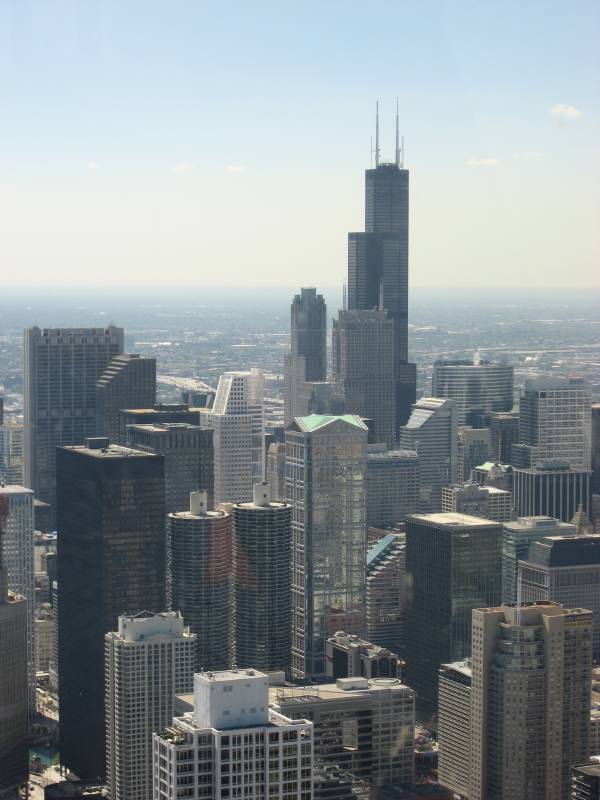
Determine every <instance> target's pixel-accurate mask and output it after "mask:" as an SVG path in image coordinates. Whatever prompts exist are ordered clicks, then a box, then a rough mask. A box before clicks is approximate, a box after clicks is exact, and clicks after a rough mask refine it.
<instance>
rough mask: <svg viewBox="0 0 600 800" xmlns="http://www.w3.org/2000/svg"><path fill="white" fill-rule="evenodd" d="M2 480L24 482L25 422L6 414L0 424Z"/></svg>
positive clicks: (0, 471)
mask: <svg viewBox="0 0 600 800" xmlns="http://www.w3.org/2000/svg"><path fill="white" fill-rule="evenodd" d="M0 481H3V482H4V483H6V484H10V485H11V486H21V485H22V484H23V422H22V420H19V418H17V417H14V418H11V417H9V416H8V415H7V414H6V413H5V414H4V422H3V423H2V424H1V425H0Z"/></svg>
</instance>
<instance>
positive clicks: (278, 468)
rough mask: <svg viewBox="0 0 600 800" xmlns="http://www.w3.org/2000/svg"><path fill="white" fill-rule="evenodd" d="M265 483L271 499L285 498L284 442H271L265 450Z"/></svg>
mask: <svg viewBox="0 0 600 800" xmlns="http://www.w3.org/2000/svg"><path fill="white" fill-rule="evenodd" d="M266 477H267V483H269V484H270V485H271V491H272V492H273V500H285V442H272V443H271V444H270V445H269V450H268V452H267V476H266Z"/></svg>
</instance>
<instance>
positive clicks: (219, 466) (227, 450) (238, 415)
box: [205, 369, 265, 504]
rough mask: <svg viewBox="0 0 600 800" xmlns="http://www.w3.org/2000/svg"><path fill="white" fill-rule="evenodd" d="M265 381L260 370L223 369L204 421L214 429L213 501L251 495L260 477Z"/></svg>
mask: <svg viewBox="0 0 600 800" xmlns="http://www.w3.org/2000/svg"><path fill="white" fill-rule="evenodd" d="M263 399H264V380H263V376H262V374H261V372H260V371H259V370H257V369H253V370H251V371H250V372H225V373H224V374H223V375H221V377H220V379H219V385H218V387H217V394H216V396H215V402H214V405H213V407H212V409H211V410H210V411H209V412H207V413H206V415H205V417H206V423H207V424H208V425H209V426H210V427H211V428H212V429H213V430H214V438H213V446H214V452H215V503H216V504H218V503H239V502H242V501H248V500H250V499H251V498H252V488H253V486H254V484H255V483H258V482H259V481H261V480H262V479H263V469H264V466H263V465H264V463H265V457H264V430H263V428H264V412H263Z"/></svg>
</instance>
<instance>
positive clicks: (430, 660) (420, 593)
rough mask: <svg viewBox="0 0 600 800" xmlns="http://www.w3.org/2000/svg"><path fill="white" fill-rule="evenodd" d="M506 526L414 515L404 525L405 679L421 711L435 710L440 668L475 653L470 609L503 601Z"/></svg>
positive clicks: (470, 519) (465, 518)
mask: <svg viewBox="0 0 600 800" xmlns="http://www.w3.org/2000/svg"><path fill="white" fill-rule="evenodd" d="M501 532H502V526H501V525H500V524H499V523H497V522H490V521H489V520H483V519H479V518H478V517H471V516H467V515H464V514H451V513H446V514H415V515H413V516H412V517H409V518H408V520H407V523H406V573H407V575H409V576H410V579H411V587H412V591H411V598H410V602H408V604H407V616H406V661H407V671H406V679H407V682H408V684H409V685H410V686H411V687H412V688H413V689H414V690H415V691H416V692H417V698H418V701H419V702H420V704H421V705H422V708H423V710H425V711H428V710H430V709H431V710H433V709H435V708H436V706H437V690H438V670H439V667H440V665H441V664H446V663H451V662H453V661H461V660H463V659H465V658H467V657H468V656H469V654H470V651H471V611H472V609H473V608H478V607H481V606H482V605H483V606H493V605H497V603H498V602H499V598H500V565H501Z"/></svg>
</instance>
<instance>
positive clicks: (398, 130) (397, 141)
mask: <svg viewBox="0 0 600 800" xmlns="http://www.w3.org/2000/svg"><path fill="white" fill-rule="evenodd" d="M396 166H397V167H399V166H400V123H399V120H398V98H396Z"/></svg>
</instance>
